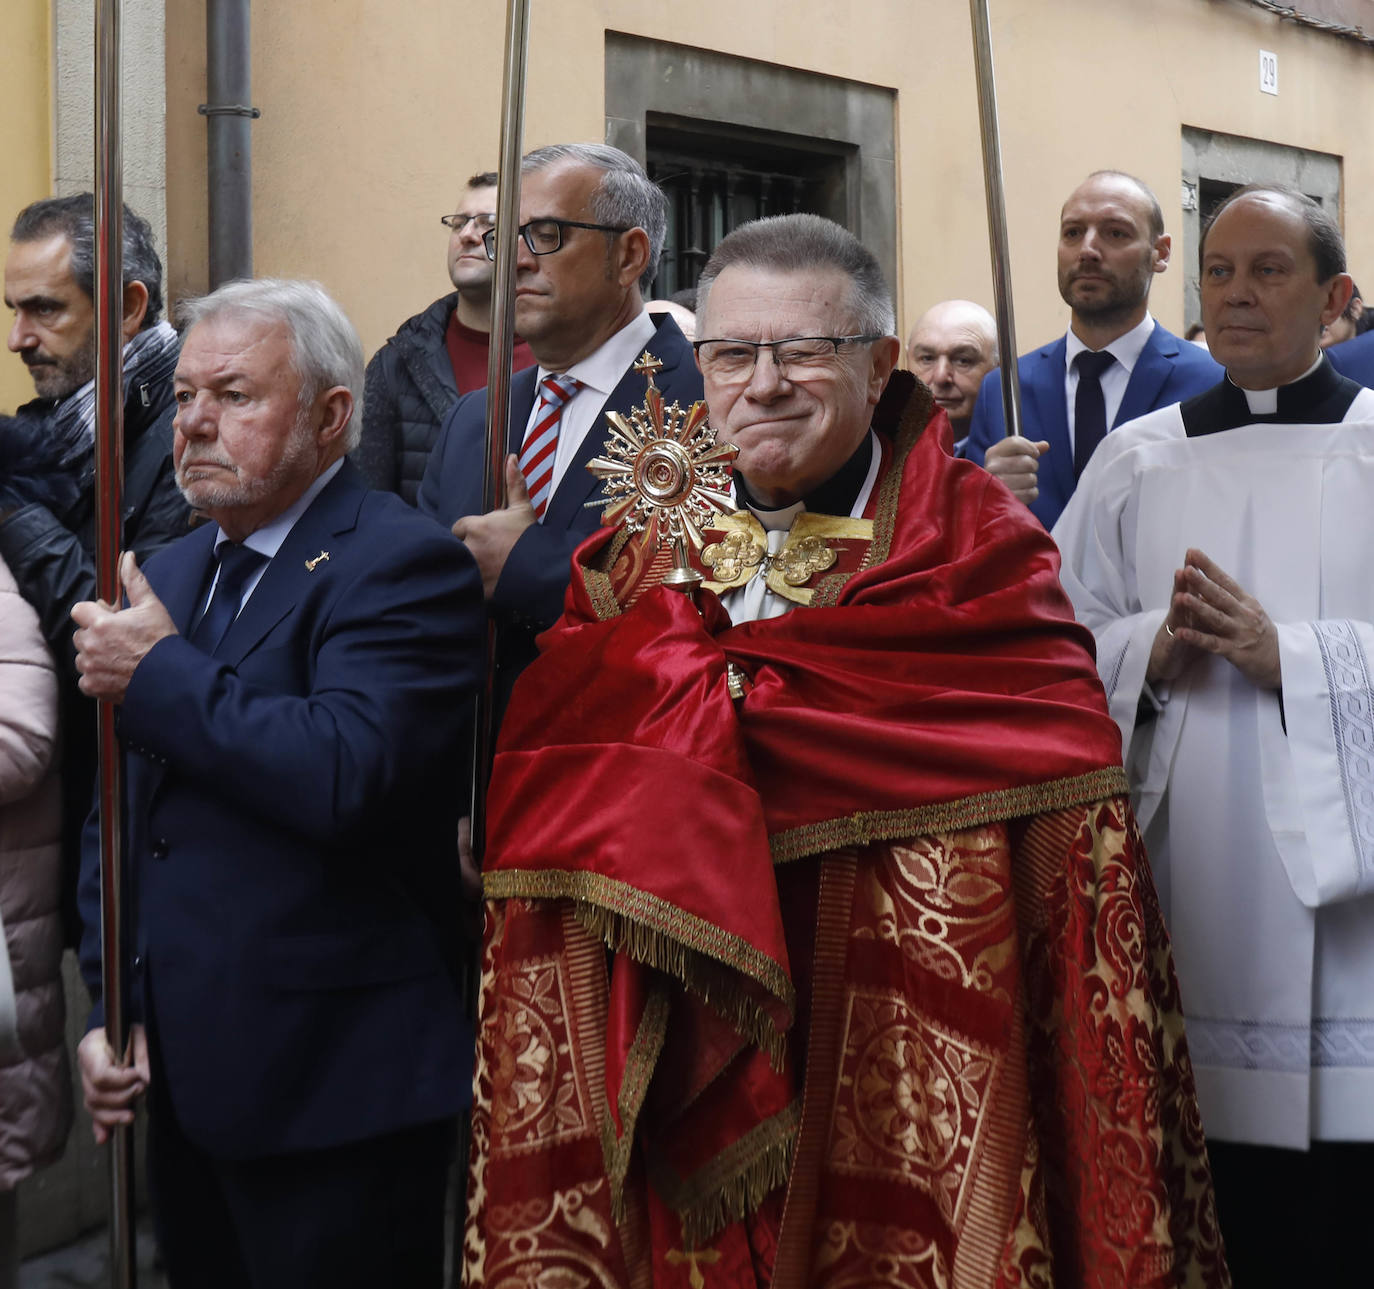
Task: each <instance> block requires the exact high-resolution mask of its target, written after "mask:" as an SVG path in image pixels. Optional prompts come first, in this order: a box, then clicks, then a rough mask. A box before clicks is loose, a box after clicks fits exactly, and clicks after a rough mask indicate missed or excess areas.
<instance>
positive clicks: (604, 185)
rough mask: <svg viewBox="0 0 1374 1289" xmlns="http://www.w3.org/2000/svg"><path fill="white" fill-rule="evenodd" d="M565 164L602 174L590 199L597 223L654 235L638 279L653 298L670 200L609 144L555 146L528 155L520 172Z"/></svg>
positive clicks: (626, 155) (636, 164) (630, 159)
mask: <svg viewBox="0 0 1374 1289" xmlns="http://www.w3.org/2000/svg"><path fill="white" fill-rule="evenodd" d="M564 163H568V164H572V165H581V166H593V167H595V168H596V169H597V170H600V171H602V172H603V173H602V175H601V182H600V183H599V184H597V186H596V189H595V191H593V193H592V197H591V207H592V217H593V219H594V220H595V221H596V222H597V223H598V224H615V225H617V226H620V227H625V228H642V229H643V230H644V231H645V232H646V233H647V234H648V235H649V262H648V264H647V265H646V266H645V268H644V272H643V273H641V274H640V277H639V290H640V294H641V295H644V296H646V297H647V296H648V294H649V288H650V287H652V286H653V284H654V278H656V277H657V276H658V261H659V259H660V257H661V256H662V255H663V241H664V238H665V237H666V236H667V234H668V199H667V198H666V197H665V196H664V195H663V189H662V188H660V187H659V186H658V185H657V184H656V183H654V181H653V180H652V179H650V178H649V176H648V175H647V174H645V173H644V167H643V166H641V165H640V164H639V162H638V161H636V160H635V159H634V158H633V157H632V156H630V154H629V153H628V152H622V151H621V150H620V149H619V148H613V147H611V145H610V144H609V143H551V144H550V145H549V146H548V147H546V148H536V149H535V150H534V151H533V152H527V153H526V154H525V156H524V159H523V160H522V161H521V162H520V173H521V174H524V175H527V174H530V173H532V172H533V171H536V170H547V169H549V167H551V166H557V165H562V164H564Z"/></svg>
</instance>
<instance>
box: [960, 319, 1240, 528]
mask: <svg viewBox="0 0 1374 1289" xmlns="http://www.w3.org/2000/svg"><path fill="white" fill-rule="evenodd" d="M1067 348H1068V344H1067V341H1066V339H1065V337H1064V336H1060V337H1059V339H1058V340H1056V341H1055V342H1054V343H1053V344H1050V345H1046V346H1045V347H1044V348H1043V349H1037V350H1035V351H1034V352H1033V353H1029V354H1024V355H1022V357H1021V358H1020V359H1019V360H1018V361H1017V373H1018V374H1019V376H1020V378H1021V421H1022V425H1021V432H1022V433H1023V434H1024V435H1025V436H1026V438H1028V439H1033V440H1038V439H1044V440H1047V441H1048V443H1049V445H1050V450H1049V451H1048V452H1047V453H1046V454H1045V455H1044V456H1042V457H1041V458H1040V476H1039V487H1040V495H1039V496H1038V497H1037V498H1036V499H1035V501H1034V502H1033V503H1032V504H1031V512H1032V513H1033V514H1034V515H1035V517H1036V518H1037V519H1039V520H1040V522H1041V523H1042V524H1044V525H1045V527H1046V528H1053V527H1054V521H1055V520H1056V519H1058V518H1059V512H1060V511H1061V510H1063V509H1064V507H1065V506H1066V505H1068V503H1069V498H1070V497H1071V496H1073V490H1074V486H1075V484H1076V483H1077V480H1076V479H1075V478H1074V476H1073V448H1072V447H1071V446H1070V445H1069V408H1068V403H1067V401H1066V399H1065V396H1064V355H1065V352H1066V350H1067ZM1222 375H1223V372H1222V370H1221V368H1220V367H1219V366H1218V365H1217V364H1216V363H1215V362H1214V361H1213V360H1212V358H1211V357H1210V356H1209V355H1208V353H1207V351H1206V350H1205V349H1203V348H1202V347H1201V346H1200V345H1195V344H1192V343H1191V342H1189V341H1187V340H1180V339H1179V338H1178V337H1177V336H1175V335H1174V334H1172V333H1171V332H1169V331H1166V330H1165V329H1164V328H1163V327H1161V326H1160V325H1159V324H1158V323H1156V324H1155V329H1154V330H1153V331H1152V332H1151V333H1150V338H1149V339H1148V340H1147V341H1146V342H1145V348H1144V349H1142V350H1141V351H1140V358H1139V360H1138V361H1137V362H1136V365H1135V368H1134V369H1133V370H1132V372H1131V379H1130V380H1129V381H1128V382H1127V384H1126V393H1125V395H1124V397H1123V398H1122V400H1121V407H1120V409H1119V410H1118V411H1117V414H1116V419H1115V420H1114V421H1113V422H1112V428H1113V429H1115V428H1116V427H1117V426H1118V425H1124V424H1125V423H1126V422H1127V421H1133V420H1135V418H1136V417H1137V416H1144V415H1145V413H1146V412H1152V411H1154V410H1155V408H1157V407H1168V406H1169V405H1170V404H1171V403H1180V402H1182V401H1183V400H1184V399H1185V398H1191V397H1192V396H1193V395H1194V394H1201V393H1202V392H1203V390H1207V389H1211V387H1212V386H1213V385H1215V384H1216V383H1217V381H1219V380H1220V379H1221V378H1222ZM1005 435H1006V420H1005V418H1004V417H1003V414H1002V373H1001V372H1000V371H991V372H989V373H988V374H987V375H986V376H985V377H984V378H983V385H982V388H981V389H980V390H979V391H978V401H977V403H975V404H974V408H973V417H972V419H971V420H970V422H969V432H968V438H967V439H966V440H965V444H964V455H965V456H966V457H968V459H969V460H970V461H976V462H977V463H978V464H979V465H982V464H983V455H984V453H985V452H986V451H987V450H988V448H990V447H991V446H992V445H993V444H994V443H996V442H997V441H998V440H999V439H1001V438H1003V437H1005Z"/></svg>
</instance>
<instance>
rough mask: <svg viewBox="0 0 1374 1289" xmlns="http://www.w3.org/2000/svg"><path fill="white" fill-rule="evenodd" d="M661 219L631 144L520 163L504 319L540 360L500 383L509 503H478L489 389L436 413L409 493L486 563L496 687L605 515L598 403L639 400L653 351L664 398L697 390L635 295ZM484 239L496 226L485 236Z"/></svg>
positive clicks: (684, 347)
mask: <svg viewBox="0 0 1374 1289" xmlns="http://www.w3.org/2000/svg"><path fill="white" fill-rule="evenodd" d="M666 221H667V203H666V201H665V199H664V196H663V193H662V192H661V190H660V189H659V188H658V187H657V186H656V185H655V184H654V183H653V182H652V181H651V180H650V179H649V178H648V176H647V175H646V174H645V173H644V171H643V169H642V167H641V166H640V165H639V163H638V162H636V161H635V160H634V159H633V158H632V157H629V156H627V155H626V154H625V153H623V152H621V151H620V150H619V149H618V148H612V147H607V146H604V145H598V144H580V143H573V144H555V145H553V146H551V147H547V148H540V149H538V150H537V151H535V152H531V153H530V154H529V155H528V156H526V157H525V158H524V161H523V162H522V164H521V180H520V227H521V238H520V241H519V242H518V243H517V247H516V250H517V259H516V279H515V288H516V295H515V329H516V330H517V331H518V332H519V333H520V335H521V336H522V337H523V338H524V339H525V341H526V342H527V343H528V344H529V347H530V349H531V350H532V351H533V352H534V356H535V358H536V359H537V360H538V364H539V365H538V367H537V368H532V369H529V370H526V371H523V372H520V373H518V374H517V375H516V376H515V377H514V379H513V381H512V385H511V408H510V424H509V430H508V438H507V441H506V446H507V448H508V450H509V452H510V453H511V455H510V456H509V457H508V458H507V461H506V492H507V504H506V506H505V508H504V509H501V510H497V511H494V512H493V513H491V514H486V515H484V514H482V479H483V474H484V470H485V464H484V460H483V458H484V444H485V433H486V415H487V406H486V393H485V391H475V392H474V393H472V394H469V395H467V397H465V398H463V399H460V400H459V402H458V403H457V404H456V405H455V406H454V408H453V409H452V410H451V411H450V412H449V414H448V416H447V417H446V418H445V420H444V424H443V427H442V428H441V430H440V432H439V439H438V442H437V443H436V444H435V447H434V451H433V452H432V453H431V455H430V459H429V466H428V468H427V469H426V471H425V477H424V480H423V482H422V483H421V485H420V493H419V497H418V499H417V505H418V506H419V508H420V509H421V510H422V511H424V512H425V513H426V514H429V515H433V516H434V517H435V518H436V519H438V520H440V521H441V522H442V523H443V524H445V525H446V526H450V527H452V530H453V532H454V533H455V534H456V535H457V536H458V537H460V538H461V539H462V540H463V541H464V542H465V543H466V544H467V546H468V548H469V549H470V550H471V551H472V553H473V555H474V556H475V557H476V559H477V564H478V566H479V567H480V568H481V570H482V583H483V587H484V589H485V591H486V596H487V600H488V603H489V605H490V609H491V611H492V613H493V614H494V615H495V616H496V618H497V620H498V621H499V622H500V623H501V626H502V632H501V635H500V637H499V638H500V642H501V652H500V657H499V658H498V660H497V680H496V685H497V692H498V694H499V695H502V696H504V695H505V694H507V693H508V692H509V689H510V686H511V684H512V683H513V682H514V679H515V677H516V676H517V675H518V674H519V672H520V671H521V670H523V668H524V667H525V665H526V664H527V663H528V662H529V661H530V660H531V659H532V658H533V657H534V655H535V646H534V638H535V636H536V635H537V634H538V633H539V632H540V631H543V630H544V629H546V628H547V627H550V626H552V625H553V623H554V622H555V621H556V620H557V618H558V616H559V615H560V614H561V613H562V611H563V595H564V592H565V591H566V590H567V587H568V578H569V575H570V574H569V568H570V564H569V560H570V558H571V556H572V552H573V550H574V549H575V548H576V547H577V546H578V544H579V543H580V542H581V541H582V540H583V539H584V538H585V537H587V536H588V535H590V534H591V533H593V532H595V531H596V529H597V528H598V527H599V526H600V522H601V509H602V507H601V505H600V504H599V497H600V484H599V483H598V482H597V481H596V479H595V478H594V477H593V476H592V475H591V474H589V473H588V472H587V470H586V468H585V467H586V464H587V462H588V461H590V460H591V459H592V458H593V457H597V456H600V455H601V454H602V451H603V449H604V446H605V441H606V438H607V433H608V431H607V427H606V413H607V412H612V411H618V412H623V413H628V412H629V411H630V410H631V409H633V408H635V407H637V406H639V405H641V404H642V403H643V402H644V394H645V389H646V384H645V380H644V376H643V375H642V374H640V373H638V372H636V371H635V370H634V365H635V363H636V362H637V361H638V359H639V357H640V355H641V354H643V353H644V351H645V350H648V351H649V352H650V353H652V354H653V356H654V357H655V358H657V359H658V360H659V361H660V362H661V363H662V364H663V368H662V370H661V371H659V372H658V373H657V375H656V378H655V379H656V382H657V384H658V387H659V388H660V389H661V390H662V391H663V394H664V398H665V400H666V401H667V402H669V403H671V402H673V401H677V402H679V403H681V404H682V405H683V406H684V407H685V406H687V405H688V404H690V403H692V402H694V401H695V400H697V399H699V398H700V397H701V394H702V389H701V374H700V373H699V372H698V371H697V368H696V363H695V361H694V359H693V356H692V348H691V346H690V345H689V344H688V343H687V340H686V339H685V338H684V336H683V335H682V332H681V331H680V330H679V329H678V326H677V324H676V323H675V322H674V321H673V320H672V319H671V318H669V317H667V316H666V315H661V316H659V317H658V319H657V320H655V319H654V318H653V317H651V316H650V315H649V314H648V313H646V312H645V309H644V291H645V290H646V289H647V287H648V286H649V284H650V283H651V282H652V281H653V278H654V274H655V272H656V271H657V267H658V259H659V255H660V254H661V252H662V250H663V238H664V231H665V228H666ZM487 245H488V252H489V253H494V248H495V238H494V235H493V234H490V233H489V234H488V236H487Z"/></svg>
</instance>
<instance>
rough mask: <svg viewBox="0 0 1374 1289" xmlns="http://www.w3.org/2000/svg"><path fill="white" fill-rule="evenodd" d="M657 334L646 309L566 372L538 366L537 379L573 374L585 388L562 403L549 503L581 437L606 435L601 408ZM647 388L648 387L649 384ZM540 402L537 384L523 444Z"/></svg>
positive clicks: (580, 444) (650, 345) (575, 451)
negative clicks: (597, 430) (594, 433)
mask: <svg viewBox="0 0 1374 1289" xmlns="http://www.w3.org/2000/svg"><path fill="white" fill-rule="evenodd" d="M657 334H658V328H657V327H655V326H654V320H653V319H652V318H651V317H650V316H649V314H648V313H647V312H643V313H640V315H639V316H638V317H637V318H634V319H632V320H631V321H630V322H627V323H626V324H625V325H624V326H623V327H621V328H620V330H619V331H617V332H616V333H615V335H613V336H612V337H611V338H610V339H609V340H607V341H606V342H605V343H604V344H603V345H602V346H601V348H599V349H597V350H595V351H594V352H592V353H590V354H588V355H587V357H585V358H584V359H582V361H581V362H576V363H574V364H573V365H572V366H571V367H569V368H568V369H567V371H566V372H550V371H549V369H548V368H547V367H540V368H539V372H538V375H537V376H536V382H538V381H542V380H543V379H544V377H545V376H549V375H555V376H559V375H566V376H572V377H574V378H575V379H577V380H580V381H581V382H582V388H581V389H579V390H578V391H577V393H576V394H574V395H573V396H572V397H571V398H570V399H569V400H568V401H567V402H566V403H565V404H564V405H563V420H562V422H561V423H560V425H559V427H558V449H557V451H556V452H555V453H554V458H553V482H552V484H551V485H550V486H549V500H550V503H552V501H553V494H554V493H555V492H557V491H558V485H559V484H561V483H562V482H563V476H564V475H565V474H567V472H568V466H570V465H571V464H572V459H573V457H575V456H576V455H577V450H578V449H579V448H580V447H581V446H582V440H583V439H585V438H586V437H587V435H588V434H589V433H590V432H591V431H593V430H596V429H600V430H601V431H602V437H603V438H604V437H605V436H606V431H605V423H604V422H603V421H602V419H601V409H602V407H603V406H604V405H605V403H606V400H607V399H608V398H610V396H611V394H612V392H613V391H614V390H615V387H616V386H617V385H619V384H620V382H621V381H622V380H623V379H624V377H625V373H626V372H627V371H628V370H629V368H630V365H631V364H632V363H633V362H634V361H635V360H636V359H637V358H638V357H639V355H640V354H642V353H643V352H644V351H645V350H646V349H652V347H653V339H654V336H655V335H657ZM645 388H646V389H647V388H648V385H647V384H646V385H645ZM540 405H541V399H540V398H539V393H538V385H537V383H536V388H535V399H534V406H533V407H532V408H531V409H530V419H529V420H528V421H527V422H526V423H525V431H524V434H522V435H521V436H520V439H521V442H522V443H523V442H524V439H525V435H527V434H529V432H530V429H531V427H532V426H533V425H534V423H535V421H536V420H537V419H538V417H539V412H540Z"/></svg>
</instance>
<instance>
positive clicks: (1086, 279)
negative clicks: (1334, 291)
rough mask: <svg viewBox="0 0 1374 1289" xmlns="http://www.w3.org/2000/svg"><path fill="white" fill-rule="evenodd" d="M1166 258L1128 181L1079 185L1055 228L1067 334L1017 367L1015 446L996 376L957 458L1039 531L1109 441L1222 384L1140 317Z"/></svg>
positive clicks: (1200, 360)
mask: <svg viewBox="0 0 1374 1289" xmlns="http://www.w3.org/2000/svg"><path fill="white" fill-rule="evenodd" d="M1170 246H1171V243H1170V238H1169V235H1168V234H1167V233H1166V232H1165V231H1164V216H1163V215H1162V214H1161V212H1160V209H1159V202H1158V201H1157V200H1156V199H1155V195H1154V193H1152V192H1151V191H1150V190H1149V188H1147V187H1146V186H1145V185H1144V184H1143V183H1141V182H1140V180H1139V179H1135V178H1132V177H1131V176H1130V175H1126V174H1122V173H1121V172H1120V171H1117V170H1099V171H1097V172H1096V173H1094V174H1091V175H1089V176H1088V177H1087V179H1085V180H1084V181H1083V182H1082V183H1081V184H1079V186H1078V187H1077V188H1076V189H1075V190H1074V191H1073V193H1072V194H1071V195H1070V196H1069V199H1068V201H1066V202H1065V203H1064V208H1063V210H1062V211H1061V212H1060V216H1059V294H1060V295H1061V296H1063V297H1064V303H1065V304H1067V305H1068V306H1069V308H1070V309H1071V310H1072V314H1071V318H1070V322H1069V330H1068V333H1067V334H1066V335H1065V336H1063V337H1061V338H1060V339H1059V340H1056V341H1055V342H1054V343H1053V344H1049V345H1046V346H1045V347H1044V348H1043V349H1037V350H1035V352H1034V353H1030V354H1026V355H1024V356H1023V357H1021V358H1020V359H1019V360H1018V363H1017V370H1018V372H1019V374H1020V377H1021V400H1022V402H1021V414H1022V426H1021V433H1022V435H1023V436H1024V437H1017V438H1010V439H1009V438H1006V437H1005V436H1006V425H1005V422H1004V420H1003V414H1002V377H1001V373H1000V372H998V371H994V372H991V373H989V375H988V376H987V378H986V379H985V380H984V381H983V387H982V389H981V390H980V391H979V394H978V402H977V404H976V406H975V407H974V409H973V420H972V422H971V423H970V426H969V437H968V445H967V447H966V449H965V455H966V456H967V457H968V458H969V460H971V461H976V462H978V464H979V465H983V466H986V467H987V469H988V471H989V472H990V473H992V474H994V475H996V476H997V477H998V478H999V479H1001V480H1002V482H1003V483H1005V484H1006V485H1007V487H1008V488H1010V489H1011V490H1012V492H1013V493H1014V494H1015V495H1016V496H1017V497H1018V498H1020V499H1021V500H1022V501H1024V502H1025V503H1026V505H1028V506H1029V507H1030V508H1031V511H1032V512H1033V513H1034V514H1035V516H1036V518H1037V519H1039V520H1040V522H1041V523H1043V524H1044V525H1045V527H1046V528H1050V527H1052V526H1053V524H1054V521H1055V520H1056V519H1057V518H1058V517H1059V512H1060V511H1061V510H1063V509H1064V505H1065V503H1066V502H1067V501H1068V499H1069V498H1070V497H1071V496H1072V495H1073V490H1074V487H1075V486H1076V485H1077V482H1078V476H1079V475H1080V474H1081V473H1082V472H1083V467H1084V465H1086V464H1087V461H1088V458H1089V457H1090V456H1091V455H1092V451H1093V448H1095V447H1096V446H1097V444H1098V443H1099V442H1101V440H1102V438H1103V436H1104V435H1105V434H1106V433H1107V432H1108V430H1109V429H1111V428H1112V427H1114V426H1117V425H1120V424H1124V423H1125V422H1126V421H1129V420H1132V419H1133V418H1134V417H1137V416H1143V415H1144V414H1145V413H1146V412H1149V411H1153V410H1154V409H1155V408H1157V407H1167V406H1168V405H1169V404H1170V403H1177V402H1178V401H1179V400H1180V399H1184V398H1191V397H1192V396H1193V395H1194V394H1200V393H1202V391H1203V390H1204V389H1208V388H1210V387H1211V386H1212V385H1215V384H1216V382H1217V381H1218V380H1220V379H1221V368H1219V367H1218V366H1217V365H1216V363H1214V362H1213V361H1212V359H1211V358H1210V357H1208V355H1207V354H1206V352H1205V351H1203V350H1202V349H1199V348H1198V346H1196V345H1189V344H1186V343H1184V342H1183V341H1181V340H1180V339H1179V338H1178V337H1177V336H1175V335H1172V334H1171V333H1170V332H1168V331H1166V330H1165V329H1164V328H1163V327H1161V326H1160V325H1159V324H1158V323H1157V322H1156V321H1155V320H1154V318H1152V317H1151V316H1150V312H1149V308H1148V304H1149V297H1150V282H1151V280H1152V279H1153V277H1154V275H1155V274H1156V273H1163V272H1164V270H1165V269H1167V268H1168V267H1169V251H1170ZM1041 457H1045V458H1046V461H1045V469H1043V470H1042V469H1041V468H1040V458H1041Z"/></svg>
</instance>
